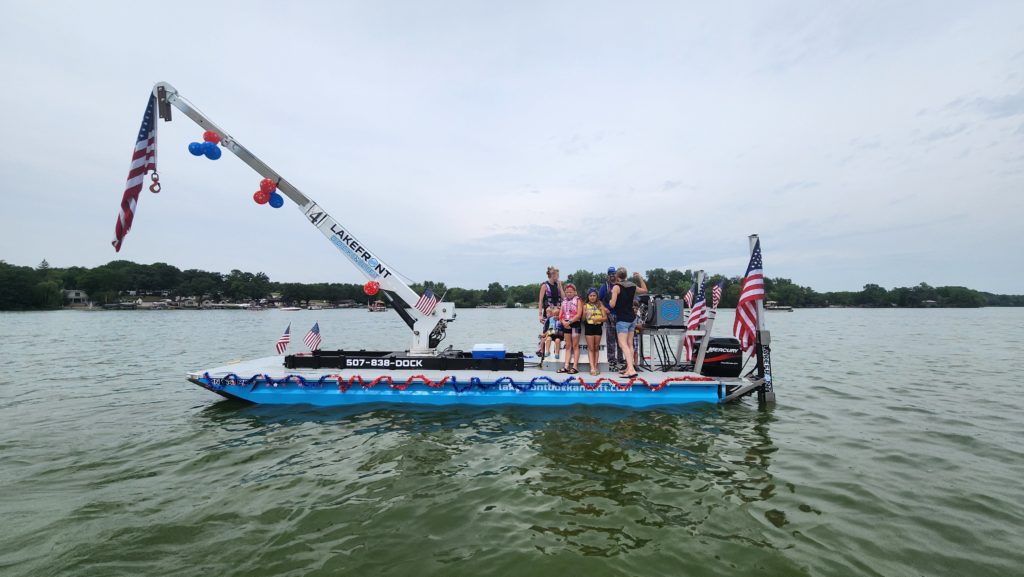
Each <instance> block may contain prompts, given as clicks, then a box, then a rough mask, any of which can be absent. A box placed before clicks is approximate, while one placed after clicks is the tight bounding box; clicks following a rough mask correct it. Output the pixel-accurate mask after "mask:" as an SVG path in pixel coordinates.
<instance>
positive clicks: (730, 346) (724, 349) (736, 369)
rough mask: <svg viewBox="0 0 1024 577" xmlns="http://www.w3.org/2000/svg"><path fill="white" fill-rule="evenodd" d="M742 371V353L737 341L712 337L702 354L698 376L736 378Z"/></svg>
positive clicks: (729, 338) (731, 338)
mask: <svg viewBox="0 0 1024 577" xmlns="http://www.w3.org/2000/svg"><path fill="white" fill-rule="evenodd" d="M742 369H743V351H742V350H741V349H740V341H739V339H736V338H733V337H714V338H712V339H711V340H710V341H709V342H708V349H707V351H706V352H705V353H704V365H703V366H702V367H701V370H700V374H702V375H705V376H708V377H738V376H740V371H741V370H742Z"/></svg>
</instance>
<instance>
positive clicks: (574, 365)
mask: <svg viewBox="0 0 1024 577" xmlns="http://www.w3.org/2000/svg"><path fill="white" fill-rule="evenodd" d="M582 316H583V301H582V300H580V297H578V296H576V285H574V284H572V283H567V284H566V285H565V299H563V300H562V308H561V311H560V316H559V320H560V321H562V326H563V327H565V366H563V367H562V368H561V369H559V371H558V372H560V373H569V374H570V375H575V374H576V373H578V372H580V332H582V330H583V327H582V326H581V324H580V317H582Z"/></svg>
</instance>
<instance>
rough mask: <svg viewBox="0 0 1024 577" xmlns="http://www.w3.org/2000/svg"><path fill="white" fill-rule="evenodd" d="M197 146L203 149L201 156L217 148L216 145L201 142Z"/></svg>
mask: <svg viewBox="0 0 1024 577" xmlns="http://www.w3.org/2000/svg"><path fill="white" fill-rule="evenodd" d="M199 146H201V147H202V148H203V154H206V153H208V152H210V151H211V150H213V149H214V148H217V145H216V144H214V143H212V142H203V143H201V144H200V145H199Z"/></svg>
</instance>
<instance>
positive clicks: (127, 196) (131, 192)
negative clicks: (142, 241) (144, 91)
mask: <svg viewBox="0 0 1024 577" xmlns="http://www.w3.org/2000/svg"><path fill="white" fill-rule="evenodd" d="M155 113H156V97H155V96H153V95H152V94H150V95H149V103H148V104H147V105H146V113H145V114H144V115H143V116H142V126H141V127H140V128H139V136H138V138H136V139H135V151H134V152H133V153H132V164H131V167H130V168H129V169H128V182H126V183H125V185H124V196H123V197H121V212H120V213H119V214H118V215H117V223H115V225H114V240H113V242H111V244H113V245H114V250H115V251H120V250H121V242H122V241H123V240H124V237H125V235H126V234H128V231H129V230H131V228H132V219H134V218H135V207H136V206H137V205H138V202H139V193H140V192H142V183H143V181H144V180H145V179H146V173H148V172H149V171H150V170H152V171H153V172H156V114H155Z"/></svg>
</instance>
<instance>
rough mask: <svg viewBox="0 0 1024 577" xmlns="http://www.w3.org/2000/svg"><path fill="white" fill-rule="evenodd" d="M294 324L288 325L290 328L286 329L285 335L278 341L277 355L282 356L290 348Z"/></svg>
mask: <svg viewBox="0 0 1024 577" xmlns="http://www.w3.org/2000/svg"><path fill="white" fill-rule="evenodd" d="M291 332H292V324H291V323H288V326H287V327H286V328H285V329H284V334H283V335H281V338H279V339H277V354H281V353H283V352H284V350H285V349H287V348H288V343H290V342H292V335H291Z"/></svg>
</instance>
